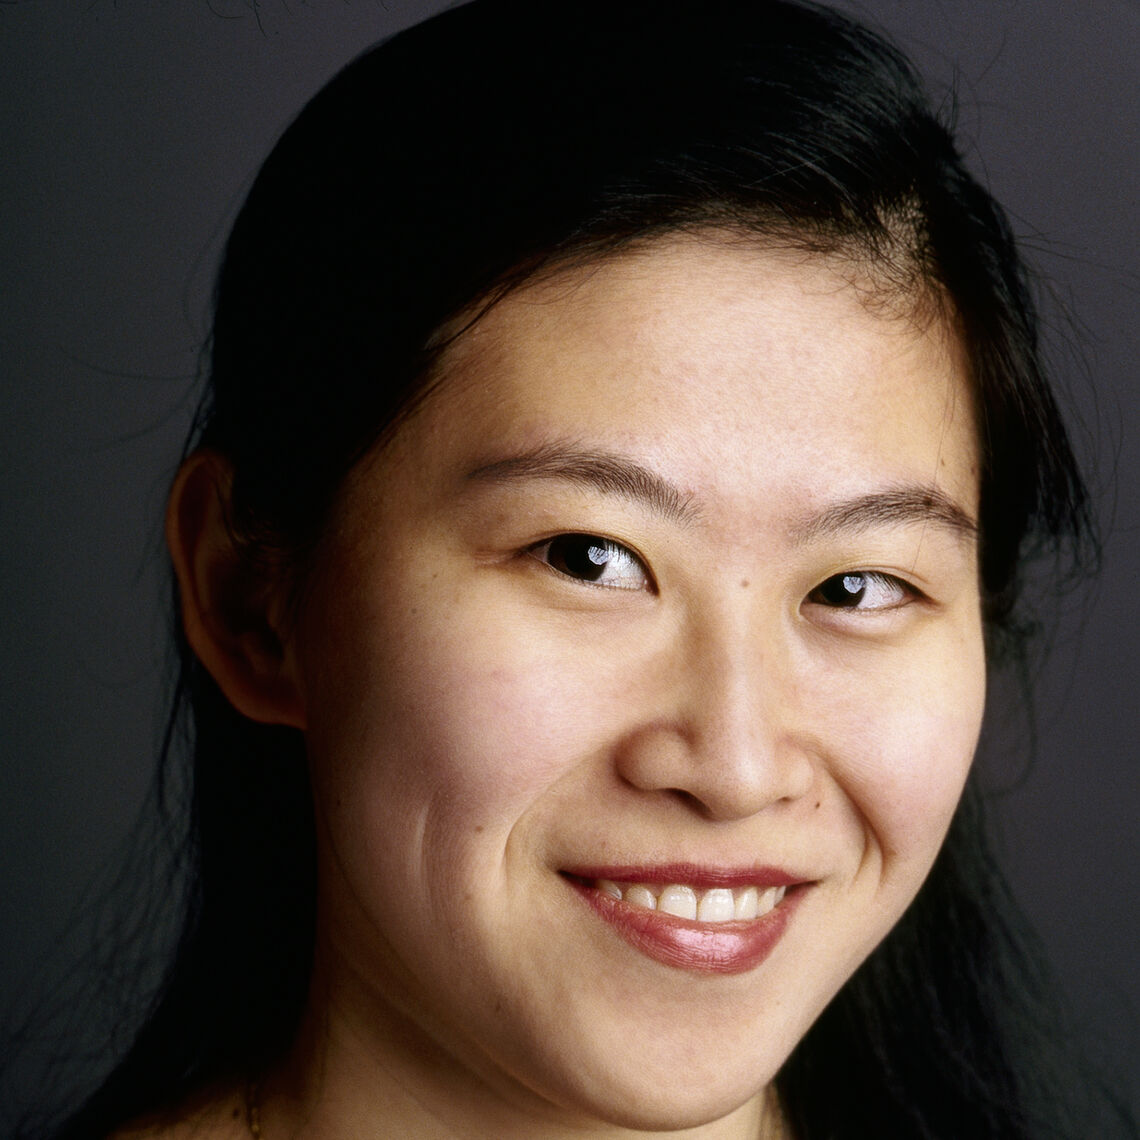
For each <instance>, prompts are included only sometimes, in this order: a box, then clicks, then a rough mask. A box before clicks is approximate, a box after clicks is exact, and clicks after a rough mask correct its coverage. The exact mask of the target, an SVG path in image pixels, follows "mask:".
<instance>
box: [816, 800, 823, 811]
mask: <svg viewBox="0 0 1140 1140" xmlns="http://www.w3.org/2000/svg"><path fill="white" fill-rule="evenodd" d="M822 804H823V800H816V801H815V810H816V811H819V809H820V806H821V805H822Z"/></svg>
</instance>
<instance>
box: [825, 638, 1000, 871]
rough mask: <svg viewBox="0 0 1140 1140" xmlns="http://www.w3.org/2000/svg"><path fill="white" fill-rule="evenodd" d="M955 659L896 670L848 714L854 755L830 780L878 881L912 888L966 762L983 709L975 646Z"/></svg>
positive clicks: (940, 657) (952, 655)
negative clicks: (852, 813) (876, 862)
mask: <svg viewBox="0 0 1140 1140" xmlns="http://www.w3.org/2000/svg"><path fill="white" fill-rule="evenodd" d="M955 649H956V651H951V648H950V647H947V648H945V649H944V652H943V653H940V654H932V655H930V657H928V658H927V659H926V660H924V662H922V663H920V664H915V663H911V664H910V666H909V667H907V666H906V664H905V663H901V664H903V666H904V667H902V668H899V669H897V670H892V671H890V673H888V674H886V675H884V676H883V677H882V678H881V679H880V681H879V683H878V684H877V685H876V686H875V687H874V691H873V693H869V694H868V700H867V701H866V702H863V704H864V707H862V708H861V709H860V708H858V707H856V706H854V705H848V706H847V710H846V715H847V717H848V718H849V719H848V725H849V727H848V729H847V731H846V735H847V737H848V739H849V740H850V741H852V742H853V746H852V747H849V748H847V749H845V750H844V753H843V756H842V758H841V759H840V760H839V761H838V762H837V764H836V776H837V778H838V780H839V781H840V782H841V784H842V785H843V788H844V792H845V794H846V796H847V798H848V799H849V800H850V801H851V803H852V804H853V806H854V807H855V808H856V810H857V811H858V812H859V813H860V815H861V817H862V819H863V821H864V826H865V827H866V829H867V831H868V833H869V835H870V836H871V838H872V841H873V843H874V846H875V847H876V848H877V850H878V853H879V855H880V858H881V861H882V871H883V874H884V877H885V878H887V879H890V878H891V877H892V876H896V875H901V876H902V877H903V878H904V879H905V880H907V881H908V882H910V881H911V880H913V879H914V878H915V877H916V876H917V878H918V880H919V881H921V877H922V876H924V875H925V873H926V870H927V869H928V867H929V864H930V863H931V862H932V861H933V859H934V856H935V855H936V854H937V852H938V848H939V847H940V846H941V843H942V839H943V837H944V836H945V833H946V829H947V827H948V826H949V823H950V819H951V817H952V815H953V813H954V810H955V808H956V807H957V804H958V800H959V798H960V796H961V793H962V788H963V786H964V784H965V780H966V777H967V775H968V773H969V770H970V766H971V763H972V761H973V758H974V752H975V749H976V747H977V742H978V734H979V732H980V729H981V720H982V711H983V705H984V699H985V664H984V658H983V655H982V651H981V642H980V638H978V639H976V642H975V639H972V638H971V639H967V640H966V641H964V642H962V643H960V644H958V645H957V646H956V647H955ZM931 660H934V661H937V662H939V664H938V665H935V666H932V665H931V663H930V662H931ZM943 663H944V664H943ZM917 885H918V883H917V882H913V887H914V889H917Z"/></svg>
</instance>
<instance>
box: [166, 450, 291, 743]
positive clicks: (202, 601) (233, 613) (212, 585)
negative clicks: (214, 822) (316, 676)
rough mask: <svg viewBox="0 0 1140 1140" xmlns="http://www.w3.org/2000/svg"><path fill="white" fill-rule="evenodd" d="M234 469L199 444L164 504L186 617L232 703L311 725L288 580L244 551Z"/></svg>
mask: <svg viewBox="0 0 1140 1140" xmlns="http://www.w3.org/2000/svg"><path fill="white" fill-rule="evenodd" d="M231 482H232V470H231V468H230V465H229V463H228V462H227V461H226V460H225V459H223V458H222V457H221V456H219V455H216V454H214V453H213V452H209V451H200V452H195V453H194V454H193V455H191V456H190V458H189V459H187V460H186V462H185V463H184V464H183V465H182V468H181V469H180V470H179V472H178V475H177V477H176V478H175V480H174V486H173V487H172V488H171V492H170V502H169V504H168V505H167V511H166V542H167V546H168V547H169V548H170V556H171V559H172V560H173V562H174V572H175V574H176V576H177V578H178V589H179V597H180V601H181V606H182V625H183V629H184V630H185V631H186V638H187V640H188V641H189V643H190V647H191V648H192V649H193V651H194V653H195V655H196V656H197V657H198V660H199V661H201V662H202V664H203V665H204V666H205V667H206V669H207V670H208V671H209V673H210V675H211V676H212V677H213V678H214V680H215V681H216V682H217V684H218V687H219V688H220V689H221V690H222V692H223V693H224V694H225V696H226V698H227V699H228V700H229V702H230V704H232V705H233V706H234V708H236V709H237V710H238V712H240V713H243V714H244V715H245V716H247V717H249V718H250V719H251V720H256V721H260V722H262V723H264V724H282V725H290V726H292V727H294V728H304V727H305V716H304V702H303V700H302V697H301V690H300V686H299V684H298V682H297V678H296V676H295V672H294V669H293V668H292V660H291V657H290V655H289V654H288V652H287V648H286V645H285V642H284V622H283V620H282V618H283V615H284V613H285V609H286V607H285V594H286V584H285V583H284V582H283V581H281V580H279V579H278V577H277V576H273V575H270V574H268V573H267V572H266V571H265V570H264V568H262V567H258V566H256V565H254V564H253V563H252V562H251V560H250V559H249V558H248V556H246V555H245V554H243V552H242V551H241V549H240V548H239V546H238V544H237V543H236V542H235V541H234V538H233V535H232V533H231V531H230V528H229V526H228V523H227V511H228V507H229V498H230V485H231Z"/></svg>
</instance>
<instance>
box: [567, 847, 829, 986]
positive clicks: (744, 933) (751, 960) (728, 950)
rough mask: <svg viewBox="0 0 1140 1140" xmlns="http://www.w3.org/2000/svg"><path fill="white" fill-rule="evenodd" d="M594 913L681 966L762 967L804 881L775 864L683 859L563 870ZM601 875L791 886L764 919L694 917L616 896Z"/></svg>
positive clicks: (704, 886)
mask: <svg viewBox="0 0 1140 1140" xmlns="http://www.w3.org/2000/svg"><path fill="white" fill-rule="evenodd" d="M563 876H564V878H565V879H566V881H567V882H568V883H569V884H570V885H571V886H572V887H574V889H575V891H576V892H577V894H578V897H579V898H581V899H582V900H583V901H584V902H585V903H586V904H587V905H588V906H589V907H590V908H591V909H592V910H593V912H594V913H595V914H596V915H597V916H598V917H599V918H601V919H602V920H603V921H604V922H606V923H608V924H609V926H611V927H612V928H613V929H614V930H615V931H616V932H617V933H618V934H620V935H621V936H622V938H624V939H625V940H626V941H627V942H628V943H629V944H630V945H631V946H633V947H634V948H635V949H637V950H640V951H641V953H643V954H645V955H646V956H648V957H650V958H653V959H654V960H655V961H658V962H661V963H663V964H664V965H666V966H673V967H676V968H677V969H682V970H691V971H694V972H696V973H705V974H741V973H744V972H745V971H746V970H751V969H753V968H754V967H756V966H758V965H759V964H760V963H761V962H763V961H764V959H765V958H767V957H768V955H769V954H770V953H771V952H772V950H773V949H774V947H775V946H776V943H777V942H779V940H780V938H781V937H782V936H783V933H784V931H785V929H786V928H787V926H788V923H789V921H790V920H791V918H792V915H793V913H794V911H795V909H796V907H797V906H798V905H799V902H800V900H801V899H802V898H803V895H804V892H803V890H797V889H796V887H799V886H806V885H807V884H805V883H804V880H802V879H797V878H796V877H795V876H794V875H789V874H788V873H787V872H785V871H781V870H780V869H778V868H774V867H764V868H754V869H751V870H748V871H736V870H731V871H730V870H723V871H722V870H711V869H709V868H697V867H692V866H688V865H683V864H675V865H672V866H668V867H662V866H657V867H652V868H648V867H606V868H589V869H577V868H576V869H575V870H574V871H572V872H569V871H567V872H564V873H563ZM597 879H611V880H614V881H616V882H624V883H653V884H668V883H687V884H688V885H690V886H693V887H695V888H697V889H699V890H708V889H710V888H713V887H741V886H749V885H755V886H759V887H781V886H783V887H788V888H789V890H788V893H787V895H786V896H785V897H784V900H783V901H782V902H781V903H780V905H779V906H777V907H776V908H775V909H774V910H771V911H769V912H768V913H767V914H766V915H764V917H763V918H756V919H750V920H747V921H742V922H717V923H712V922H695V921H691V920H689V919H684V918H677V917H675V916H674V915H671V914H662V913H660V912H659V911H655V910H646V909H645V908H644V907H638V906H631V905H630V904H629V903H625V902H622V901H620V900H619V899H615V898H612V897H611V896H610V895H608V894H604V893H603V892H602V891H599V890H598V889H597V888H596V887H595V886H594V885H593V884H594V881H595V880H597Z"/></svg>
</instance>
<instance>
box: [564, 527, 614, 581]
mask: <svg viewBox="0 0 1140 1140" xmlns="http://www.w3.org/2000/svg"><path fill="white" fill-rule="evenodd" d="M611 553H612V552H611V551H610V549H609V545H608V544H607V543H604V542H602V541H601V540H599V539H597V538H590V537H582V536H581V535H566V536H565V537H563V538H559V539H556V540H555V541H554V542H553V543H552V544H551V549H550V561H551V562H552V563H553V564H554V566H555V567H556V568H557V569H559V570H562V571H563V572H564V573H566V574H571V575H573V576H574V577H575V578H582V579H584V580H585V581H587V582H596V581H597V580H598V579H599V578H600V577H601V576H602V572H603V571H604V570H605V568H606V566H607V564H608V563H609V560H610V556H611Z"/></svg>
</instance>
